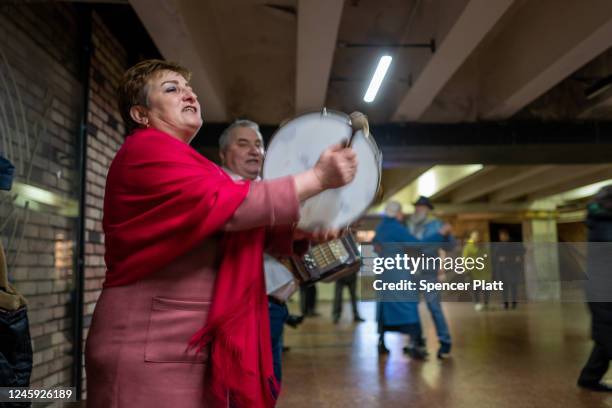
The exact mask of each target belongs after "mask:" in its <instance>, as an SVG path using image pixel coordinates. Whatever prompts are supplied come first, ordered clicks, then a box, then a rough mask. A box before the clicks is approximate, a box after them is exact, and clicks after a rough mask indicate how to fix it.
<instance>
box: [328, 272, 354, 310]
mask: <svg viewBox="0 0 612 408" xmlns="http://www.w3.org/2000/svg"><path fill="white" fill-rule="evenodd" d="M345 286H346V287H348V290H349V296H350V297H351V308H352V309H353V318H354V319H357V318H358V317H359V311H358V310H357V293H356V292H357V274H354V275H351V276H347V277H345V278H342V279H339V280H337V281H336V291H335V293H334V309H333V312H332V317H333V318H334V319H340V316H341V315H342V291H343V290H344V287H345Z"/></svg>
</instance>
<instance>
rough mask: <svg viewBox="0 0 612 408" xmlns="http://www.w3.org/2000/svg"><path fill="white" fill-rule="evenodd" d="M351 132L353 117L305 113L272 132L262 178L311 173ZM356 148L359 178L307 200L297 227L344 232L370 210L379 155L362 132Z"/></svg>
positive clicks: (356, 139)
mask: <svg viewBox="0 0 612 408" xmlns="http://www.w3.org/2000/svg"><path fill="white" fill-rule="evenodd" d="M351 132H352V129H351V127H350V119H349V117H348V116H347V115H344V114H339V113H335V112H329V111H328V112H327V113H320V112H314V113H307V114H305V115H301V116H298V117H297V118H295V119H292V120H291V121H289V122H287V123H286V124H285V125H284V126H283V127H281V128H280V129H279V130H278V131H277V132H276V133H275V134H274V137H273V139H272V142H271V143H270V146H269V148H268V151H267V153H266V159H265V162H264V166H263V177H264V179H274V178H278V177H284V176H288V175H292V174H297V173H301V172H303V171H305V170H308V169H309V168H311V167H313V166H314V165H315V163H316V162H317V160H318V159H319V156H320V155H321V153H323V151H324V150H325V149H326V148H328V147H329V146H331V145H334V144H337V143H340V142H341V141H343V140H347V139H348V138H349V137H350V135H351ZM370 137H371V136H370ZM353 149H354V150H355V153H356V154H357V160H358V162H359V165H358V168H357V174H356V175H355V179H354V180H353V181H352V182H351V183H350V184H348V185H346V186H344V187H340V188H337V189H333V190H326V191H324V192H322V193H321V194H319V195H317V196H315V197H312V198H310V199H308V200H306V201H305V202H304V203H303V204H302V206H301V207H300V222H299V223H298V228H301V229H303V230H306V231H313V230H314V229H316V228H317V227H321V228H326V229H329V228H343V227H345V226H347V225H349V224H350V223H351V222H354V221H355V220H357V218H359V217H360V216H361V215H362V214H363V212H364V211H365V210H366V209H367V208H368V207H369V206H370V204H371V203H372V201H373V199H374V197H375V195H376V190H377V189H378V184H379V182H380V172H381V168H380V167H381V162H380V154H379V151H378V148H377V147H376V144H375V143H374V142H373V141H372V140H370V139H366V138H365V137H364V135H363V132H362V131H359V132H357V134H356V135H355V138H354V139H353Z"/></svg>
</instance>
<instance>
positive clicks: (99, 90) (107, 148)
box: [83, 14, 127, 389]
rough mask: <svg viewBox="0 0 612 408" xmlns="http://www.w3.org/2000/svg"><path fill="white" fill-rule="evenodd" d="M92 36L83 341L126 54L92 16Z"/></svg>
mask: <svg viewBox="0 0 612 408" xmlns="http://www.w3.org/2000/svg"><path fill="white" fill-rule="evenodd" d="M92 34H93V40H92V41H93V46H94V51H93V55H92V61H91V76H90V80H91V82H90V84H91V89H90V98H89V116H88V120H89V132H88V133H89V134H88V145H87V186H86V191H87V199H86V209H85V229H86V232H85V294H84V297H85V299H84V302H85V310H84V328H85V330H84V335H83V339H86V338H87V329H88V328H89V323H90V321H91V315H92V313H93V310H94V307H95V304H96V301H97V300H98V296H99V295H100V290H101V287H102V281H103V280H104V275H105V272H106V268H105V265H104V236H103V233H102V206H103V203H104V186H105V184H106V174H107V172H108V168H109V167H110V163H111V161H112V159H113V157H114V156H115V153H116V151H117V150H118V149H119V146H120V145H121V143H122V142H123V137H124V136H123V135H124V134H125V127H124V126H123V122H122V120H121V115H120V114H119V111H118V110H117V108H116V105H117V104H116V102H115V101H116V97H115V95H116V93H115V90H116V88H117V84H118V82H119V79H120V78H121V75H122V74H123V72H124V71H125V70H126V68H127V55H126V52H125V50H124V49H123V48H122V46H121V44H119V42H118V41H117V39H116V38H115V37H114V36H113V34H112V33H111V32H109V30H108V29H107V28H106V27H105V25H104V23H103V22H102V21H101V19H100V18H99V17H98V16H97V15H96V14H94V16H93V27H92ZM83 389H85V387H83Z"/></svg>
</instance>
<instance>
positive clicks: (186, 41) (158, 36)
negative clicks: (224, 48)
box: [130, 0, 227, 122]
mask: <svg viewBox="0 0 612 408" xmlns="http://www.w3.org/2000/svg"><path fill="white" fill-rule="evenodd" d="M130 4H131V5H132V7H133V8H134V11H135V12H136V14H137V15H138V18H140V21H142V24H143V25H144V26H145V28H146V29H147V31H148V33H149V35H150V36H151V39H152V40H153V42H154V43H155V45H156V46H157V48H158V49H159V51H160V52H161V54H162V55H163V57H164V58H165V59H167V60H171V61H176V62H178V63H179V64H181V65H183V66H185V67H187V68H188V69H190V70H191V71H192V72H193V76H192V79H191V86H192V87H193V89H194V90H195V92H196V93H197V94H198V96H199V99H200V101H201V102H202V113H203V115H204V120H205V121H207V122H208V121H212V122H224V121H226V120H227V104H226V94H225V88H224V82H223V78H222V75H221V66H222V61H221V54H220V52H219V49H218V42H217V40H216V36H215V33H214V24H213V23H212V18H211V13H208V12H207V10H206V8H207V2H198V3H194V4H191V3H185V4H186V5H187V6H190V7H198V8H197V11H198V12H197V13H196V12H194V11H193V10H188V11H186V10H184V9H182V8H181V5H183V3H181V2H179V1H177V0H130ZM204 30H205V31H206V32H205V33H203V32H202V31H204ZM194 31H197V32H194Z"/></svg>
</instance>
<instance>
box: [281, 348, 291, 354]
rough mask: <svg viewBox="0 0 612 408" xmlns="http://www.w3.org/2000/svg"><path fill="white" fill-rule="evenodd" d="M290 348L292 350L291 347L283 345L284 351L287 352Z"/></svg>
mask: <svg viewBox="0 0 612 408" xmlns="http://www.w3.org/2000/svg"><path fill="white" fill-rule="evenodd" d="M289 350H291V347H287V346H283V353H286V352H288V351H289Z"/></svg>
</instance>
